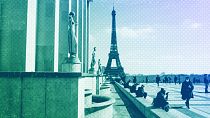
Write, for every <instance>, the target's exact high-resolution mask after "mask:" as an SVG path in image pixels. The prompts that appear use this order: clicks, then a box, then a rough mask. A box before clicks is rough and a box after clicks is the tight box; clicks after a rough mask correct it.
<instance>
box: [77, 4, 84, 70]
mask: <svg viewBox="0 0 210 118" xmlns="http://www.w3.org/2000/svg"><path fill="white" fill-rule="evenodd" d="M83 5H84V0H79V19H78V20H79V21H78V58H79V60H80V61H81V69H82V72H83V65H84V64H83V62H84V61H83V24H84V23H83V22H84V17H83V13H84V11H83V9H84V6H83Z"/></svg>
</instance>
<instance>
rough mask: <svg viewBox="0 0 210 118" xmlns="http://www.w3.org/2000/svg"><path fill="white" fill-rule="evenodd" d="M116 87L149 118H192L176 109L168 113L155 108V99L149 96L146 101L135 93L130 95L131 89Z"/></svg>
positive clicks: (118, 85)
mask: <svg viewBox="0 0 210 118" xmlns="http://www.w3.org/2000/svg"><path fill="white" fill-rule="evenodd" d="M115 85H116V86H117V87H118V88H119V89H120V91H121V92H122V93H123V94H124V95H125V96H126V97H127V98H128V99H129V100H130V101H131V102H132V103H133V104H134V105H135V106H136V107H137V109H138V110H139V111H141V112H142V114H144V116H145V117H147V118H190V117H189V116H187V115H185V114H183V113H181V112H179V111H177V110H175V109H170V110H169V111H168V112H165V111H164V110H163V109H160V108H154V107H153V106H152V100H153V98H151V97H149V96H147V98H146V99H144V98H142V97H135V96H136V95H135V93H130V92H129V89H127V88H126V89H125V88H123V86H122V85H120V84H119V83H117V82H115Z"/></svg>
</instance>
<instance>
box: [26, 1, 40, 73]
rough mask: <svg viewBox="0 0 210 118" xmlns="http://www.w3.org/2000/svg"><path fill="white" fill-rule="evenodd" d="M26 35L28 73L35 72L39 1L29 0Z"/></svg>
mask: <svg viewBox="0 0 210 118" xmlns="http://www.w3.org/2000/svg"><path fill="white" fill-rule="evenodd" d="M27 11H28V12H27V34H26V39H27V41H26V59H25V60H26V67H25V68H26V69H25V71H26V72H34V71H35V50H36V19H37V0H28V10H27Z"/></svg>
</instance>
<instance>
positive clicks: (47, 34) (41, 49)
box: [35, 0, 55, 71]
mask: <svg viewBox="0 0 210 118" xmlns="http://www.w3.org/2000/svg"><path fill="white" fill-rule="evenodd" d="M37 8H38V10H37V40H36V67H35V70H36V71H54V31H55V0H44V1H43V0H38V6H37Z"/></svg>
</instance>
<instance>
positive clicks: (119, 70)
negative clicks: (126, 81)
mask: <svg viewBox="0 0 210 118" xmlns="http://www.w3.org/2000/svg"><path fill="white" fill-rule="evenodd" d="M115 15H116V11H115V10H114V7H113V11H112V34H111V47H110V53H109V59H108V62H107V66H106V68H105V71H104V74H106V75H107V76H109V77H121V78H123V77H125V73H124V69H123V67H122V65H121V62H120V58H119V53H118V49H117V36H116V19H115ZM112 60H115V61H116V67H112V62H113V61H112Z"/></svg>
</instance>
